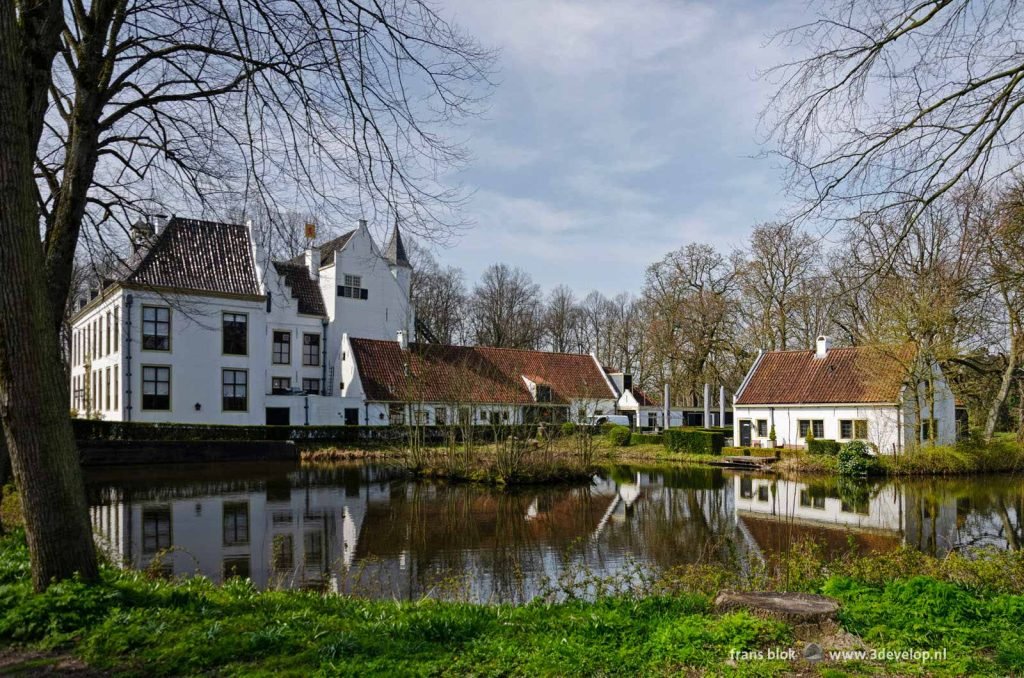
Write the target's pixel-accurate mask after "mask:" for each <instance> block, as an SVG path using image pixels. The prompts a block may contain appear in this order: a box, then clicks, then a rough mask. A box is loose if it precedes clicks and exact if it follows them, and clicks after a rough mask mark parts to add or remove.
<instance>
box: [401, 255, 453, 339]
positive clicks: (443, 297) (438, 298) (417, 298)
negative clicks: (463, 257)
mask: <svg viewBox="0 0 1024 678" xmlns="http://www.w3.org/2000/svg"><path fill="white" fill-rule="evenodd" d="M410 249H411V250H412V254H411V255H410V256H411V257H412V258H411V259H410V261H411V263H412V266H413V269H412V270H413V273H412V300H413V305H414V307H415V309H416V320H417V322H419V323H423V324H424V325H425V326H426V327H427V328H428V330H429V331H430V334H431V335H432V336H433V337H434V339H435V340H436V341H438V342H439V343H442V344H458V343H462V341H463V338H464V337H465V334H466V327H465V315H466V284H465V283H464V282H463V273H462V269H460V268H456V267H454V266H445V267H442V266H441V265H440V264H438V263H437V260H436V259H434V257H433V256H431V254H430V252H428V251H427V250H425V249H423V248H422V247H420V246H418V245H414V246H413V247H411V248H410Z"/></svg>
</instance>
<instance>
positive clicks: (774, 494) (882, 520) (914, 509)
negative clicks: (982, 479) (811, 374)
mask: <svg viewBox="0 0 1024 678" xmlns="http://www.w3.org/2000/svg"><path fill="white" fill-rule="evenodd" d="M733 490H734V492H735V505H736V516H737V522H738V523H739V525H740V528H741V529H742V530H743V531H744V533H745V535H746V536H747V537H748V538H749V539H750V540H751V542H752V543H753V544H755V545H756V546H757V547H759V548H760V549H762V550H776V549H780V548H784V547H786V546H787V545H788V544H790V543H792V542H793V541H795V540H807V539H811V540H814V541H817V542H819V543H821V544H822V545H824V546H825V547H826V548H829V549H832V550H843V549H847V548H850V547H851V546H852V547H854V548H856V549H859V550H861V551H865V550H885V549H890V548H894V547H896V546H898V545H900V544H907V545H910V546H913V547H915V548H918V549H920V550H921V551H923V552H925V553H930V554H934V555H944V554H946V553H948V552H949V551H951V550H954V549H958V548H966V547H973V546H982V545H988V546H996V547H999V548H1017V547H1016V546H1014V542H1015V541H1016V539H1015V535H1016V534H1018V533H1019V531H1020V527H1019V520H1020V514H1019V511H1020V507H1012V508H1010V509H1009V510H1007V509H1006V507H1005V506H1003V504H1004V503H1005V500H1004V499H1003V497H1002V496H1001V495H988V494H985V493H981V494H979V493H977V492H975V493H973V494H972V493H962V494H961V493H957V492H955V491H949V490H948V489H946V488H942V489H936V488H934V487H931V486H930V485H927V484H920V483H916V484H915V483H906V484H899V483H889V484H884V485H883V484H876V483H865V482H858V481H845V482H844V481H840V482H835V481H821V482H800V481H794V480H783V479H778V478H756V477H751V476H741V475H738V476H735V477H734V479H733Z"/></svg>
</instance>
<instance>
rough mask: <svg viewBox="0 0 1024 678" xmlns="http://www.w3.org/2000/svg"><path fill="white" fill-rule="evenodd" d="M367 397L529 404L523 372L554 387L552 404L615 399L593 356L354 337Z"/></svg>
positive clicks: (360, 374)
mask: <svg viewBox="0 0 1024 678" xmlns="http://www.w3.org/2000/svg"><path fill="white" fill-rule="evenodd" d="M351 342H352V351H353V353H354V357H355V359H356V364H357V365H358V367H359V376H360V378H361V379H362V383H363V388H364V390H365V391H366V397H367V399H368V400H372V401H423V402H475V403H510V404H530V403H533V402H534V400H533V397H532V396H531V395H530V391H529V390H528V389H527V387H526V383H525V382H524V381H523V376H524V375H529V379H530V380H531V381H534V382H536V383H544V384H547V385H549V386H550V387H551V402H552V403H556V404H568V403H569V402H570V401H571V400H573V399H582V398H595V399H596V398H614V397H615V396H614V393H612V391H611V389H610V388H609V386H608V383H607V382H606V381H605V378H604V375H603V374H602V373H601V371H600V370H599V369H598V367H597V364H596V363H595V362H594V359H593V358H592V357H591V356H589V355H582V354H572V353H545V352H542V351H523V350H518V349H507V348H490V347H470V346H445V345H440V344H416V343H414V344H410V345H409V349H408V351H403V350H402V349H401V347H400V346H399V345H398V342H396V341H384V340H379V339H355V338H353V339H351Z"/></svg>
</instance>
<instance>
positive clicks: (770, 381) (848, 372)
mask: <svg viewBox="0 0 1024 678" xmlns="http://www.w3.org/2000/svg"><path fill="white" fill-rule="evenodd" d="M913 360H914V353H913V349H912V348H911V347H871V346H854V347H844V348H832V347H831V345H830V341H829V339H828V337H818V340H817V345H816V348H815V350H813V351H810V350H807V351H771V352H766V353H761V354H759V355H758V357H757V359H756V360H755V361H754V364H753V366H752V367H751V368H750V371H749V372H748V373H747V376H746V377H745V378H744V380H743V383H742V384H741V385H740V388H739V390H738V391H737V392H736V395H735V397H734V399H733V409H734V427H733V431H734V441H733V442H734V444H735V445H738V446H744V447H747V446H751V445H753V446H759V447H769V446H771V440H770V436H771V433H772V431H773V430H774V432H775V441H774V442H775V444H776V445H778V446H786V447H801V446H804V445H806V439H807V435H808V433H810V434H811V435H812V436H813V437H815V438H825V439H831V440H836V441H839V442H846V441H849V440H865V441H867V442H869V443H871V444H872V445H873V446H875V447H876V449H877V450H878V452H879V453H881V454H895V453H897V452H900V451H902V450H904V449H906V448H908V447H913V446H916V445H917V444H919V443H921V442H924V441H930V440H935V441H936V442H938V443H940V444H949V443H952V442H954V441H955V440H956V436H957V422H956V404H955V399H954V397H953V393H952V392H951V391H950V388H949V385H948V384H947V383H946V379H945V377H944V376H943V374H942V370H941V369H940V368H939V366H938V365H934V364H933V365H931V373H932V375H933V376H932V383H933V387H932V390H933V392H934V395H933V396H932V397H926V396H925V392H926V386H925V385H924V384H921V385H919V386H918V390H917V394H916V396H915V391H914V387H913V385H910V384H908V383H907V376H908V369H907V365H908V364H910V363H911V362H912V361H913Z"/></svg>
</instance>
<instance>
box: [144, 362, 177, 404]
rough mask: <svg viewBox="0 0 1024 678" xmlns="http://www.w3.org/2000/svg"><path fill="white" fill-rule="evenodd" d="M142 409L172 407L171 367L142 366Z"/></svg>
mask: <svg viewBox="0 0 1024 678" xmlns="http://www.w3.org/2000/svg"><path fill="white" fill-rule="evenodd" d="M142 409H144V410H169V409H171V368H170V367H166V366H159V365H143V366H142Z"/></svg>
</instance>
